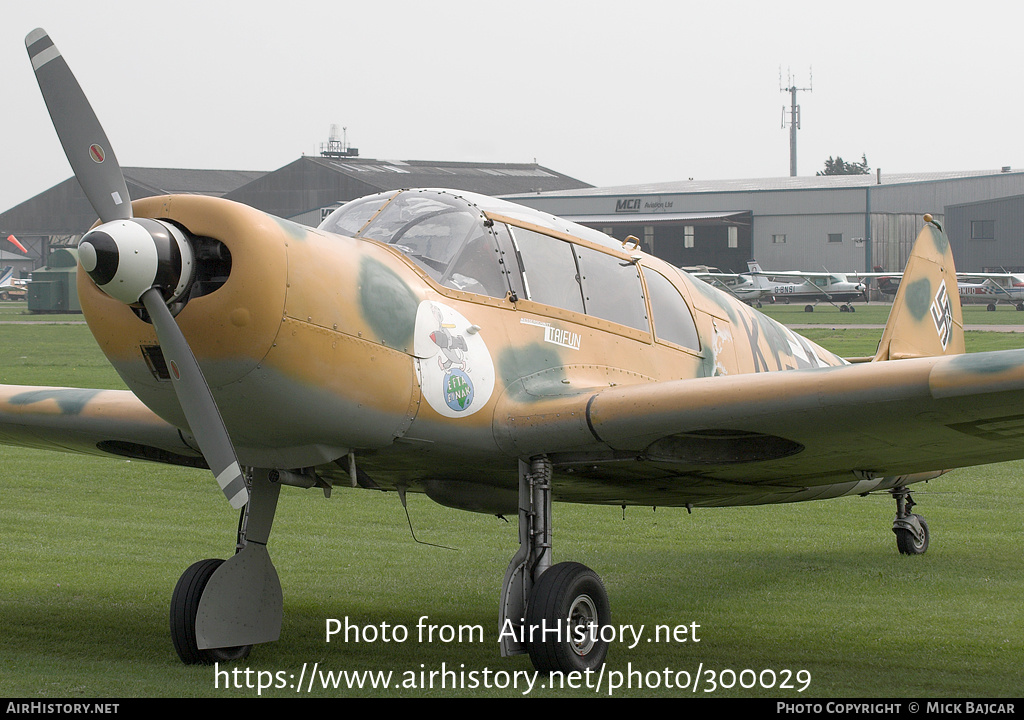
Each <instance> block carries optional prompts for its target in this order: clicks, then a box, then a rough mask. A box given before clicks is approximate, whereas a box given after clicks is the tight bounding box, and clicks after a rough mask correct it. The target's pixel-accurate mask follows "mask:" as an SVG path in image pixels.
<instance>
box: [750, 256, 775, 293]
mask: <svg viewBox="0 0 1024 720" xmlns="http://www.w3.org/2000/svg"><path fill="white" fill-rule="evenodd" d="M747 270H748V271H749V272H750V282H752V283H753V284H754V287H755V288H757V289H758V290H768V289H770V288H771V285H770V284H769V283H768V278H766V277H765V276H764V275H762V274H761V272H762V271H761V266H760V265H758V264H757V261H756V260H747Z"/></svg>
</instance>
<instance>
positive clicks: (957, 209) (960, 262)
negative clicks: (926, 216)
mask: <svg viewBox="0 0 1024 720" xmlns="http://www.w3.org/2000/svg"><path fill="white" fill-rule="evenodd" d="M945 227H946V232H947V233H948V234H949V242H950V244H951V245H952V246H953V256H954V257H955V258H956V269H957V270H962V271H966V272H1013V273H1018V272H1024V195H1014V196H1013V197H1003V198H997V199H994V200H981V201H978V202H971V203H963V204H957V205H950V206H947V207H946V225H945Z"/></svg>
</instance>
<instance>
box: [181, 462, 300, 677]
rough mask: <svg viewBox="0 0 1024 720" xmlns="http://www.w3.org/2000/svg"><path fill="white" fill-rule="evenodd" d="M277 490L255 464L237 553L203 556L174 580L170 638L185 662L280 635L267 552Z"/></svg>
mask: <svg viewBox="0 0 1024 720" xmlns="http://www.w3.org/2000/svg"><path fill="white" fill-rule="evenodd" d="M279 492H280V485H277V484H276V483H271V482H270V480H269V473H268V471H267V470H254V471H253V472H252V474H251V475H250V479H249V503H248V504H247V505H246V506H245V507H244V508H242V512H241V517H240V519H239V523H238V544H237V546H236V553H235V555H234V556H233V557H231V558H229V559H228V560H227V561H224V560H201V561H200V562H197V563H196V564H194V565H192V566H191V567H190V568H189V569H188V570H186V571H185V573H184V574H183V575H182V576H181V579H180V580H178V584H177V586H175V588H174V594H173V596H172V598H171V617H170V620H171V641H172V643H173V644H174V649H175V650H176V651H177V653H178V657H180V658H181V661H182V662H183V663H186V664H188V665H195V664H212V663H214V662H218V661H227V660H240V659H243V658H245V657H246V656H248V654H249V650H250V649H251V647H252V646H253V645H254V644H256V643H263V642H272V641H274V640H277V639H278V637H280V635H281V619H282V615H283V607H284V602H283V599H282V594H281V583H280V580H279V579H278V577H277V570H276V569H275V568H274V564H273V563H272V562H271V561H270V555H269V554H268V553H267V540H268V538H269V537H270V529H271V526H272V525H273V522H274V513H275V512H276V510H277V498H278V494H279Z"/></svg>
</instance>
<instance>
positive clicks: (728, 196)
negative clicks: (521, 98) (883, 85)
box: [508, 168, 1024, 272]
mask: <svg viewBox="0 0 1024 720" xmlns="http://www.w3.org/2000/svg"><path fill="white" fill-rule="evenodd" d="M1021 193H1024V171H1020V170H1010V169H1009V168H1004V169H1002V170H991V171H977V172H949V173H919V174H899V175H886V174H884V173H881V172H878V173H875V174H871V175H832V176H814V177H784V178H768V179H755V180H717V181H700V180H688V181H682V182H672V183H659V184H649V185H629V186H623V187H610V188H608V187H606V188H591V189H584V190H573V191H566V192H547V193H534V194H527V193H522V194H517V195H513V196H509V197H508V199H509V200H513V201H514V202H519V203H522V204H524V205H529V206H531V207H535V208H538V209H540V210H544V211H546V212H550V213H553V214H555V215H560V216H562V217H565V218H566V219H570V220H575V221H576V222H579V223H581V224H584V225H587V226H589V227H593V228H597V229H600V230H604V231H605V232H607V233H609V234H611V235H613V236H614V237H616V238H618V239H620V240H624V239H625V238H626V237H627V236H629V235H632V236H634V237H636V238H637V239H638V240H640V241H641V245H642V247H644V249H646V250H648V251H651V252H653V253H654V254H655V255H658V256H660V257H663V258H665V259H666V260H668V261H669V262H672V263H674V264H676V265H681V266H697V265H712V266H715V267H718V268H721V269H723V270H728V271H734V272H739V271H746V269H747V261H748V260H751V259H756V260H757V261H758V262H759V263H760V265H761V267H762V268H765V269H772V270H780V271H781V270H806V271H817V270H821V269H822V268H825V269H828V270H830V271H833V272H863V271H869V270H871V269H872V268H873V267H881V268H882V269H883V270H886V271H900V270H902V269H903V267H904V265H905V264H906V260H907V256H908V255H909V253H910V248H911V245H912V244H913V241H914V238H915V237H916V236H917V233H918V232H919V231H920V229H921V227H922V225H923V224H924V220H923V219H922V218H923V216H924V215H925V214H926V213H930V214H931V215H932V216H934V217H935V218H936V219H937V220H938V221H939V222H940V223H941V222H943V218H944V216H945V215H946V213H947V212H951V214H952V215H953V217H956V218H958V219H957V222H956V224H954V225H953V226H952V227H950V228H949V230H950V232H949V235H950V240H951V241H953V242H963V240H964V238H962V237H961V234H962V233H963V232H964V227H965V226H963V224H962V221H961V220H960V219H959V217H960V216H959V214H958V213H960V212H967V210H963V211H961V209H960V208H969V209H970V213H973V214H971V217H970V219H969V220H967V222H968V223H971V222H973V223H975V225H973V227H975V228H978V227H982V224H983V222H984V221H991V220H993V219H994V217H995V213H997V212H999V213H1002V212H1003V210H1002V208H1003V205H1002V204H1000V203H1002V202H1004V201H1007V199H1008V198H1011V197H1012V196H1014V195H1020V194H1021ZM996 199H1002V200H1000V201H998V202H995V203H993V201H995V200H996ZM965 204H967V205H965ZM947 208H948V210H947ZM979 213H980V214H979ZM1000 217H1002V215H1000ZM996 224H997V229H996V230H995V233H996V235H997V237H995V238H994V239H995V242H993V243H990V244H989V245H990V247H989V249H990V251H991V252H990V253H989V254H987V255H985V260H984V263H985V264H987V265H992V264H993V263H994V262H995V260H994V258H995V257H996V256H999V255H1002V254H1003V253H1004V252H1005V253H1007V256H1008V257H1011V256H1010V255H1009V250H1008V248H1007V249H1005V250H1004V249H1003V247H1002V246H1004V245H1007V246H1008V245H1009V244H1015V246H1016V249H1015V250H1014V251H1013V255H1012V257H1014V258H1020V263H1021V264H1024V247H1022V243H1021V231H1020V229H1019V228H1020V227H1021V226H1020V224H1019V223H1018V224H1017V225H1015V226H1013V225H1011V224H1010V223H1009V222H1008V221H1007V220H1000V221H998V222H997V223H996ZM966 227H967V228H968V230H970V227H972V226H971V225H970V224H968V225H967V226H966ZM984 227H985V228H987V229H989V230H990V229H991V225H984ZM999 233H1002V234H999ZM967 237H970V236H967ZM954 247H955V246H954ZM970 257H972V258H973V255H971V256H970ZM966 259H967V258H966V257H965V260H966ZM957 260H958V267H959V263H960V262H961V261H960V255H957ZM1003 262H1006V261H1003ZM1015 262H1016V261H1015ZM974 264H976V263H975V262H974V260H973V259H972V260H970V261H968V262H964V263H963V269H964V270H971V271H977V270H980V269H981V268H980V267H978V268H975V267H973V265H974Z"/></svg>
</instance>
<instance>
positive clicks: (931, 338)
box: [874, 215, 964, 360]
mask: <svg viewBox="0 0 1024 720" xmlns="http://www.w3.org/2000/svg"><path fill="white" fill-rule="evenodd" d="M924 219H925V223H926V224H925V226H924V228H922V230H921V233H920V234H919V235H918V236H917V240H916V241H915V242H914V250H913V252H912V253H911V254H910V259H909V260H908V261H907V268H906V270H904V271H903V279H902V280H901V281H900V287H899V290H898V291H897V293H896V299H895V300H894V301H893V303H892V311H891V312H890V313H889V321H888V322H887V323H886V325H885V330H884V331H883V332H882V340H881V342H880V343H879V344H878V352H877V353H876V354H875V357H874V360H899V359H902V358H913V357H929V356H932V355H956V354H958V353H962V352H964V317H963V312H962V310H961V309H960V294H959V291H958V289H957V282H956V267H955V266H954V265H953V252H952V250H951V249H950V247H949V238H947V237H946V234H945V233H944V232H942V228H941V227H940V226H939V224H938V223H936V222H935V221H933V220H932V217H931V215H925V216H924Z"/></svg>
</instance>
